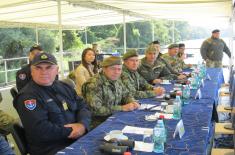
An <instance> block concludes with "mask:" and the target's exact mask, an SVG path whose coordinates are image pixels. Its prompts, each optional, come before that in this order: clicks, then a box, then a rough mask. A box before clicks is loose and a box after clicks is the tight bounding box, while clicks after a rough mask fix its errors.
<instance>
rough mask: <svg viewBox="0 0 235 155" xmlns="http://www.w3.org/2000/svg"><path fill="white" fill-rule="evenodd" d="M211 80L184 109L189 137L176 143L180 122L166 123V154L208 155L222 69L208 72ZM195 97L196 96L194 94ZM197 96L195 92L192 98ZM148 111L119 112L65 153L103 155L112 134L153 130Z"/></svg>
mask: <svg viewBox="0 0 235 155" xmlns="http://www.w3.org/2000/svg"><path fill="white" fill-rule="evenodd" d="M207 72H208V74H209V75H210V77H211V80H206V81H205V87H204V88H201V90H202V93H203V94H202V99H197V100H194V98H191V99H190V100H189V104H188V105H185V106H184V107H183V109H182V119H183V123H184V127H185V131H186V132H185V135H184V136H183V138H182V139H181V140H180V139H179V138H178V137H177V138H176V139H173V136H172V135H173V133H174V130H175V127H176V124H177V122H178V121H177V120H165V124H166V128H167V143H166V146H165V153H164V154H171V155H177V154H181V155H183V154H206V151H207V146H208V143H209V139H210V137H211V131H212V121H211V120H212V113H213V109H214V108H213V107H214V105H215V103H216V101H217V90H218V88H219V86H220V84H221V83H223V74H222V70H221V69H208V71H207ZM172 88H173V86H172V85H167V86H166V89H167V90H168V91H169V90H170V89H172ZM193 93H194V94H193ZM194 96H195V92H193V91H192V97H194ZM140 102H141V103H149V104H156V105H158V104H160V103H159V102H157V100H156V99H155V98H148V99H142V100H140ZM155 112H156V111H154V112H151V111H147V110H136V111H132V112H117V113H115V114H113V115H112V116H111V117H109V118H108V119H107V120H106V121H105V122H104V123H102V124H101V125H100V126H98V127H97V128H95V129H94V130H92V131H91V132H89V133H88V134H86V135H85V136H83V137H81V138H80V139H78V140H77V141H76V142H75V143H73V144H72V145H70V146H69V147H67V148H65V149H64V150H61V152H62V153H65V154H69V155H72V154H76V155H78V154H87V155H101V154H103V153H101V152H100V151H99V146H100V144H102V143H103V142H104V141H103V137H104V136H105V135H106V133H108V132H109V131H111V130H122V129H123V128H124V127H125V126H126V125H130V126H136V127H147V128H153V127H154V125H155V124H156V121H155V122H148V121H145V120H144V117H145V115H148V114H154V113H155ZM125 135H127V136H128V138H129V139H134V140H139V141H142V139H143V136H142V135H135V134H125ZM133 153H134V154H135V153H137V154H138V155H145V154H146V155H152V154H155V153H153V152H152V153H146V152H137V151H133Z"/></svg>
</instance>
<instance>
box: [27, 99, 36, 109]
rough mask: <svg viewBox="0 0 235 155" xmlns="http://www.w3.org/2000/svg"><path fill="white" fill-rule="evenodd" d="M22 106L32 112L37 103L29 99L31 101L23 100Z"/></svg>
mask: <svg viewBox="0 0 235 155" xmlns="http://www.w3.org/2000/svg"><path fill="white" fill-rule="evenodd" d="M24 105H25V107H26V108H27V109H29V110H34V109H35V108H36V105H37V103H36V100H35V99H31V100H25V101H24Z"/></svg>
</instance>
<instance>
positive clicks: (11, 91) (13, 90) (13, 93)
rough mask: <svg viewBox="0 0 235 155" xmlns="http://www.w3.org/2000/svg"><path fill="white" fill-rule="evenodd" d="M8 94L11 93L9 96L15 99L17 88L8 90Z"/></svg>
mask: <svg viewBox="0 0 235 155" xmlns="http://www.w3.org/2000/svg"><path fill="white" fill-rule="evenodd" d="M10 93H11V96H12V97H13V98H15V97H16V96H17V94H18V90H17V88H16V87H12V88H11V89H10Z"/></svg>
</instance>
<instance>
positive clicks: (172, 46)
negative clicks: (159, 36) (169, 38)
mask: <svg viewBox="0 0 235 155" xmlns="http://www.w3.org/2000/svg"><path fill="white" fill-rule="evenodd" d="M175 47H179V44H170V45H169V46H168V49H172V48H175Z"/></svg>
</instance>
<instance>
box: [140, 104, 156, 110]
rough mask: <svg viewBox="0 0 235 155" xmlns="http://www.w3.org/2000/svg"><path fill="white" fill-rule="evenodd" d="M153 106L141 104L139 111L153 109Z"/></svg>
mask: <svg viewBox="0 0 235 155" xmlns="http://www.w3.org/2000/svg"><path fill="white" fill-rule="evenodd" d="M154 106H155V105H153V104H141V105H140V107H139V110H145V109H150V108H152V107H154Z"/></svg>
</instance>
